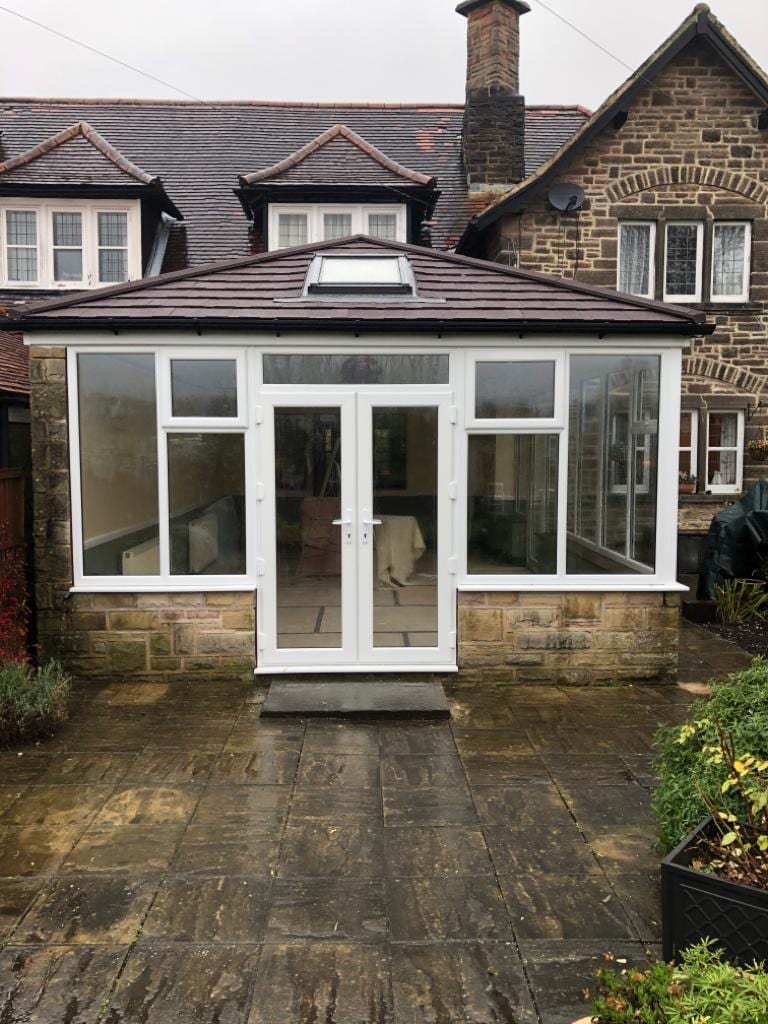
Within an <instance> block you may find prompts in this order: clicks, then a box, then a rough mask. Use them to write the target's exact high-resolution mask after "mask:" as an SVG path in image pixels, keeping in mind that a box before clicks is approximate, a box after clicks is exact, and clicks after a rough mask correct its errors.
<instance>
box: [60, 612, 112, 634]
mask: <svg viewBox="0 0 768 1024" xmlns="http://www.w3.org/2000/svg"><path fill="white" fill-rule="evenodd" d="M68 624H69V628H70V629H72V630H75V631H77V630H83V631H85V632H88V633H91V632H93V631H94V630H99V629H106V628H107V616H106V613H105V612H72V614H71V615H70V616H69V623H68Z"/></svg>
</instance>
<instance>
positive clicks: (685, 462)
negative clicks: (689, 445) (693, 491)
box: [680, 449, 691, 474]
mask: <svg viewBox="0 0 768 1024" xmlns="http://www.w3.org/2000/svg"><path fill="white" fill-rule="evenodd" d="M680 473H681V474H682V473H686V474H690V473H691V452H690V450H687V451H686V450H685V449H682V450H681V452H680Z"/></svg>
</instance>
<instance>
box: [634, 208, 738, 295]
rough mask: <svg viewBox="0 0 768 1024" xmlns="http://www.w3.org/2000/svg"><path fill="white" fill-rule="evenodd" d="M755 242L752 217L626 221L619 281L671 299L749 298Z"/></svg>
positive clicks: (638, 292)
mask: <svg viewBox="0 0 768 1024" xmlns="http://www.w3.org/2000/svg"><path fill="white" fill-rule="evenodd" d="M751 246H752V226H751V224H750V223H749V222H748V221H714V222H705V221H703V220H696V221H682V220H681V221H666V222H660V223H659V224H658V225H657V223H656V222H655V221H622V222H621V223H620V224H619V230H618V260H617V264H618V267H617V280H616V286H617V288H618V289H619V291H623V292H628V293H629V294H631V295H639V296H642V297H644V298H651V299H652V298H663V299H664V301H667V302H679V303H691V302H712V303H717V302H747V301H749V274H750V252H751ZM659 249H660V250H661V252H659ZM657 263H659V264H660V274H661V284H660V286H657V282H656V266H657Z"/></svg>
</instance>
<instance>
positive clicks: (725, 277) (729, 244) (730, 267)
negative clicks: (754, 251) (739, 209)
mask: <svg viewBox="0 0 768 1024" xmlns="http://www.w3.org/2000/svg"><path fill="white" fill-rule="evenodd" d="M746 245H747V228H746V225H745V224H715V225H714V228H713V253H712V294H713V295H714V296H716V297H720V298H722V297H726V296H729V295H733V296H737V297H741V296H742V295H743V294H744V291H745V289H744V273H745V270H746Z"/></svg>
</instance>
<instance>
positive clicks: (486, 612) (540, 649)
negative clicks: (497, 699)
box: [458, 592, 680, 685]
mask: <svg viewBox="0 0 768 1024" xmlns="http://www.w3.org/2000/svg"><path fill="white" fill-rule="evenodd" d="M679 620H680V600H679V595H678V594H676V593H670V594H640V593H598V594H595V593H572V594H571V593H548V592H541V593H524V594H509V593H504V594H502V593H460V594H459V628H458V646H459V669H460V675H461V676H462V677H465V678H466V677H474V676H476V677H477V678H478V679H479V680H481V681H484V682H498V683H550V684H566V685H569V684H570V685H590V684H595V683H597V684H600V683H610V682H614V681H622V682H627V681H633V680H634V681H640V680H643V681H663V682H669V681H673V680H674V679H675V678H676V675H677V653H678V641H679Z"/></svg>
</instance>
